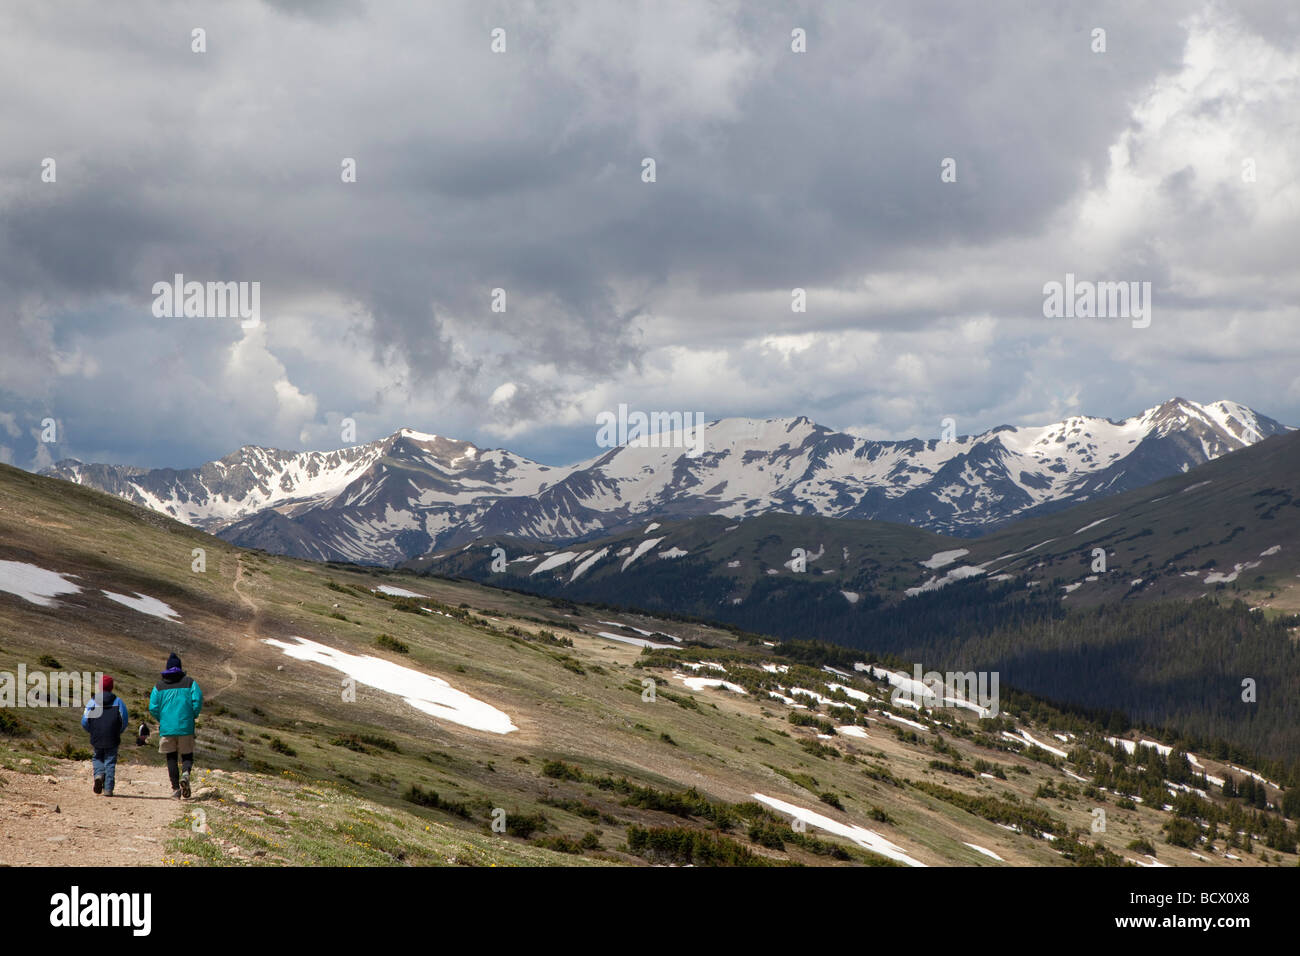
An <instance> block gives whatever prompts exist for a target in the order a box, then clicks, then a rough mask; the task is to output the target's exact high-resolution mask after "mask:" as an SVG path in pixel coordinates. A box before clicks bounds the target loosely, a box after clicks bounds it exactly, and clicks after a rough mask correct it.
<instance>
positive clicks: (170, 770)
mask: <svg viewBox="0 0 1300 956" xmlns="http://www.w3.org/2000/svg"><path fill="white" fill-rule="evenodd" d="M114 756H116V754H115V755H114ZM177 762H178V761H177V755H176V754H174V753H171V754H168V755H167V777H168V779H169V780H171V782H172V789H173V790H179V789H180V788H181V770H182V769H183V770H184V771H185V772H186V773H189V772H190V771H191V770H193V769H194V754H192V753H188V754H181V755H180V760H179V763H180V767H179V768H178V767H177V766H176V764H177Z"/></svg>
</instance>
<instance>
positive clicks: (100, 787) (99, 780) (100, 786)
mask: <svg viewBox="0 0 1300 956" xmlns="http://www.w3.org/2000/svg"><path fill="white" fill-rule="evenodd" d="M95 792H96V793H103V792H104V778H103V777H96V778H95Z"/></svg>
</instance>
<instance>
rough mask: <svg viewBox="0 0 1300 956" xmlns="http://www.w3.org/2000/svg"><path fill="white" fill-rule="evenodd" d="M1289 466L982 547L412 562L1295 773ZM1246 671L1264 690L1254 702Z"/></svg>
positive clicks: (768, 528) (846, 531) (820, 534)
mask: <svg viewBox="0 0 1300 956" xmlns="http://www.w3.org/2000/svg"><path fill="white" fill-rule="evenodd" d="M1297 475H1300V433H1298V434H1289V435H1285V436H1279V437H1276V438H1272V439H1270V440H1268V441H1265V442H1263V443H1261V444H1259V445H1257V446H1254V447H1252V448H1249V449H1246V450H1243V451H1240V452H1236V453H1234V454H1231V455H1228V456H1225V457H1223V458H1220V459H1218V460H1216V461H1213V462H1211V463H1209V464H1207V465H1205V466H1203V467H1201V468H1198V469H1196V470H1194V471H1193V472H1190V473H1187V474H1184V475H1179V476H1177V477H1174V478H1169V479H1166V480H1164V481H1160V482H1158V483H1156V484H1154V485H1152V486H1150V487H1147V488H1143V489H1140V490H1138V491H1134V492H1128V493H1125V494H1121V495H1116V496H1114V497H1110V498H1107V499H1105V500H1104V501H1099V502H1096V503H1089V504H1084V505H1081V506H1078V507H1075V508H1072V509H1069V510H1067V511H1064V512H1060V513H1057V514H1052V515H1049V516H1046V517H1040V518H1035V519H1031V520H1026V521H1022V522H1019V523H1016V524H1014V525H1012V526H1010V527H1009V528H1006V529H1004V530H1001V531H998V532H996V533H994V534H990V535H987V536H986V537H983V538H978V539H961V540H959V539H950V538H940V537H938V536H935V535H929V534H927V533H925V532H920V531H917V530H916V529H912V528H906V527H900V526H895V525H887V524H881V523H877V522H853V521H836V520H830V519H822V518H815V517H796V516H776V515H772V516H765V517H762V518H757V519H752V520H749V521H744V522H734V521H728V520H727V519H723V518H718V517H710V518H701V519H695V520H691V521H686V522H680V523H677V524H666V525H663V526H662V527H659V526H656V527H654V528H646V529H643V530H640V531H638V532H637V533H635V534H623V535H618V536H615V537H611V538H609V539H601V540H595V541H590V542H585V543H583V544H581V545H564V546H552V547H551V548H547V549H540V548H537V547H536V546H535V545H534V546H531V547H528V548H524V547H521V545H520V543H519V542H515V541H501V542H498V541H484V542H480V543H479V544H478V545H476V546H475V547H473V548H470V549H467V550H466V549H461V550H458V551H455V552H448V553H445V554H439V555H432V556H429V557H428V558H426V559H424V560H423V561H420V562H413V563H412V564H411V565H410V567H412V568H413V569H415V570H422V571H425V572H427V573H431V574H445V575H450V576H455V577H463V578H469V579H473V580H478V581H484V582H487V583H492V584H498V585H501V586H508V587H515V588H520V589H524V590H529V591H532V592H535V593H539V594H545V595H552V596H563V597H566V598H569V599H572V600H586V601H597V602H602V603H605V604H607V605H610V606H627V607H636V608H641V609H644V610H648V611H651V612H656V613H669V612H677V613H680V614H690V615H694V616H698V617H700V618H704V619H709V620H715V621H718V622H722V623H726V624H729V625H733V626H736V627H739V628H743V629H748V630H755V631H764V632H767V633H773V634H777V635H780V636H782V637H786V638H799V637H815V638H819V639H823V640H827V641H833V642H835V643H838V644H843V645H846V646H850V647H855V648H859V649H862V650H864V651H874V652H881V653H890V654H894V655H896V656H897V657H899V658H901V659H903V660H908V661H924V662H926V665H927V666H944V667H956V668H958V669H960V670H996V671H999V672H1001V673H1002V675H1003V679H1004V680H1006V681H1007V682H1009V683H1011V684H1013V685H1014V686H1016V687H1018V688H1021V689H1024V690H1030V691H1033V692H1035V693H1038V694H1041V695H1045V696H1047V697H1050V698H1052V699H1054V700H1057V701H1061V702H1064V703H1070V704H1072V705H1077V706H1080V707H1085V708H1092V709H1095V710H1107V711H1109V710H1115V711H1121V712H1123V714H1124V715H1126V718H1127V719H1129V720H1132V721H1139V722H1142V723H1144V724H1147V725H1154V726H1168V727H1173V728H1177V729H1178V731H1180V732H1182V733H1184V734H1186V735H1187V736H1188V737H1189V739H1195V740H1197V742H1198V744H1200V745H1203V746H1209V745H1210V744H1211V742H1213V741H1215V740H1222V741H1225V742H1227V743H1228V744H1229V745H1232V746H1235V747H1238V748H1242V749H1243V750H1244V751H1248V752H1253V753H1258V754H1262V755H1265V756H1267V757H1268V758H1270V759H1274V760H1280V761H1284V762H1292V763H1294V762H1295V761H1296V760H1297V759H1298V756H1300V651H1298V650H1297V646H1296V638H1297V636H1300V617H1297V616H1296V612H1297V610H1300V487H1297ZM643 545H644V546H645V550H641V548H642V546H643ZM498 546H499V547H501V548H502V549H504V551H505V553H506V555H507V557H508V559H509V561H508V563H507V564H506V566H505V569H504V571H502V570H501V568H500V565H499V564H498V565H497V566H496V567H494V566H493V564H492V555H493V550H492V549H493V548H494V547H498ZM795 549H801V552H802V553H803V554H804V555H805V558H804V564H803V566H802V567H799V566H798V565H796V563H795V562H794V561H793V560H792V559H791V555H792V553H794V552H795ZM638 552H640V553H638ZM566 555H571V558H570V559H569V560H567V561H564V562H563V563H560V564H558V566H553V565H556V563H557V562H558V561H560V560H561V559H562V558H564V557H565V556H566ZM593 555H598V556H599V557H595V558H593V557H592V556H593ZM584 565H585V567H584ZM580 568H581V571H580V573H579V569H580ZM1247 680H1249V681H1253V682H1255V684H1256V685H1258V687H1260V688H1262V690H1261V692H1260V693H1259V694H1258V695H1257V697H1256V700H1255V701H1254V702H1253V704H1252V706H1243V704H1245V703H1247V702H1246V701H1243V700H1242V699H1241V698H1242V692H1243V681H1247Z"/></svg>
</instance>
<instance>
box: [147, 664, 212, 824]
mask: <svg viewBox="0 0 1300 956" xmlns="http://www.w3.org/2000/svg"><path fill="white" fill-rule="evenodd" d="M202 711H203V690H202V688H200V687H199V685H198V682H197V681H195V680H194V678H193V677H187V676H186V674H185V671H184V670H182V669H181V659H180V657H179V656H178V655H176V654H172V655H171V656H170V657H168V658H167V668H166V670H164V671H163V672H162V675H161V677H160V679H159V681H158V683H157V684H155V685H154V688H153V690H152V691H150V692H149V713H151V714H153V716H154V717H155V718H156V719H157V721H158V751H159V753H162V754H164V755H166V757H167V776H168V778H169V779H170V780H171V784H172V796H173V797H177V798H182V797H183V798H184V799H186V800H188V799H189V798H190V771H191V770H193V769H194V718H195V717H197V716H199V714H200V713H201V712H202ZM178 757H179V758H180V763H181V766H180V767H179V768H178V767H177V766H176V763H177V758H178Z"/></svg>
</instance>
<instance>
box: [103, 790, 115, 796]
mask: <svg viewBox="0 0 1300 956" xmlns="http://www.w3.org/2000/svg"><path fill="white" fill-rule="evenodd" d="M112 795H113V791H112V790H105V791H104V796H106V797H111V796H112Z"/></svg>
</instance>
